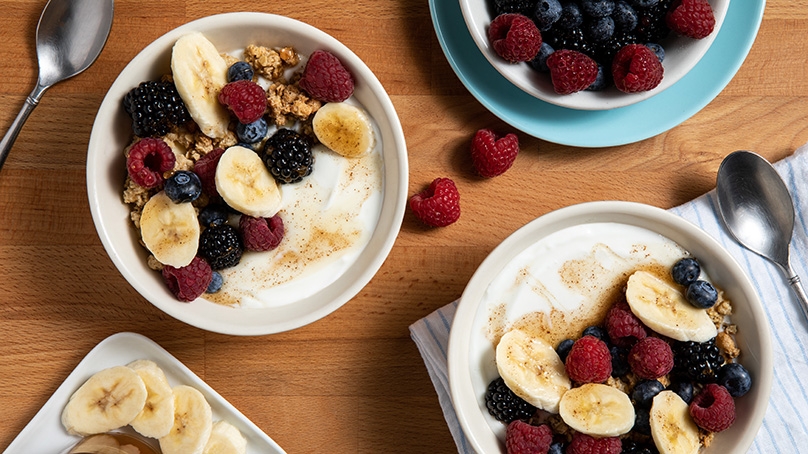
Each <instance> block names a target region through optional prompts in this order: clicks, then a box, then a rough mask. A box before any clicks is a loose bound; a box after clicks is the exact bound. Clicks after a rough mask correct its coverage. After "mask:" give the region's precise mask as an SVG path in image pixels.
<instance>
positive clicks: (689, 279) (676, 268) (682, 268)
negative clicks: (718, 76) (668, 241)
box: [652, 49, 701, 286]
mask: <svg viewBox="0 0 808 454" xmlns="http://www.w3.org/2000/svg"><path fill="white" fill-rule="evenodd" d="M652 50H653V49H652ZM700 275H701V265H699V261H698V260H696V259H694V258H691V257H686V258H683V259H680V260H679V261H678V262H676V263H674V264H673V268H671V277H672V278H673V280H674V281H676V283H677V284H679V285H684V286H688V285H690V284H691V283H693V282H694V281H695V280H696V279H698V278H699V276H700Z"/></svg>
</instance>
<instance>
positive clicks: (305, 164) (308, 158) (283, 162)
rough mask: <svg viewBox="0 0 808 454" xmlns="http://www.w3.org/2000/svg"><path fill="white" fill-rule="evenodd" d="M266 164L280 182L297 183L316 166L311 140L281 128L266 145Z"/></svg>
mask: <svg viewBox="0 0 808 454" xmlns="http://www.w3.org/2000/svg"><path fill="white" fill-rule="evenodd" d="M264 164H265V165H266V166H267V169H269V172H270V173H271V174H272V176H273V177H275V179H276V180H277V181H278V183H286V184H288V183H297V182H298V181H301V180H302V179H303V178H304V177H307V176H309V175H310V174H311V171H312V168H313V167H314V156H313V155H312V154H311V142H310V141H309V139H308V137H306V136H304V135H301V134H298V133H297V132H295V131H293V130H291V129H285V128H281V129H279V130H278V131H277V132H276V133H275V134H273V135H272V137H270V138H269V139H267V141H266V144H265V145H264Z"/></svg>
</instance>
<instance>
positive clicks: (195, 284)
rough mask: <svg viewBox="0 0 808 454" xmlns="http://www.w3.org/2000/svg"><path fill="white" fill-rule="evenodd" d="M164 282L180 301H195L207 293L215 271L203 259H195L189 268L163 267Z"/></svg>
mask: <svg viewBox="0 0 808 454" xmlns="http://www.w3.org/2000/svg"><path fill="white" fill-rule="evenodd" d="M162 273H163V280H164V281H165V282H166V286H168V289H169V290H170V291H171V293H173V294H174V296H176V297H177V299H178V300H180V301H186V302H188V301H193V300H195V299H196V298H198V297H199V295H201V294H203V293H205V290H207V288H208V285H209V284H210V281H211V279H212V278H213V271H211V269H210V265H208V262H206V261H205V259H203V258H202V257H198V256H197V257H194V259H193V260H191V263H189V264H188V265H187V266H183V267H181V268H175V267H173V266H170V265H165V266H163V271H162Z"/></svg>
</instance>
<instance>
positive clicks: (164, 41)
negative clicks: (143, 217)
mask: <svg viewBox="0 0 808 454" xmlns="http://www.w3.org/2000/svg"><path fill="white" fill-rule="evenodd" d="M227 27H239V28H242V29H247V30H251V29H253V27H266V28H271V29H272V30H273V32H274V31H275V30H282V31H284V32H288V31H291V30H294V31H295V33H296V34H300V35H305V36H307V37H308V38H309V39H310V40H312V41H316V42H317V43H318V44H317V46H318V47H320V48H327V49H328V50H329V51H331V52H332V53H335V54H336V55H338V56H339V58H340V59H341V61H342V62H343V64H345V65H346V66H347V67H348V68H349V70H351V71H352V72H355V71H359V72H360V73H361V74H362V76H363V80H364V84H363V85H365V86H366V87H367V91H368V94H367V95H366V96H365V98H367V100H368V101H371V100H372V101H373V102H374V103H376V104H378V109H380V111H381V112H382V113H383V115H384V117H385V123H384V124H385V125H386V128H389V130H390V131H389V135H387V136H385V137H384V138H383V139H384V141H390V142H391V143H389V144H385V145H384V146H383V149H382V150H381V153H382V156H383V165H382V172H383V189H382V196H383V203H382V207H381V213H380V216H379V220H378V223H377V225H376V228H375V230H374V232H373V234H372V235H371V238H370V240H369V242H368V244H367V245H366V246H365V248H364V249H363V251H362V252H361V253H360V255H359V257H358V258H357V260H356V262H355V263H354V265H353V266H352V267H351V268H355V267H356V265H358V264H359V262H360V260H362V262H363V263H366V267H365V268H364V270H363V271H361V273H359V275H358V276H357V279H355V280H354V281H353V282H351V283H350V284H344V283H343V285H341V288H340V289H337V290H335V291H336V292H338V293H337V294H336V295H333V296H332V297H330V298H329V299H328V300H327V301H325V302H324V303H323V304H321V305H318V306H317V308H316V309H315V310H312V311H309V312H307V313H305V314H303V315H300V316H298V317H293V318H292V319H289V320H280V321H271V322H267V323H264V324H258V323H250V324H248V325H244V324H241V323H238V322H236V321H234V320H233V316H232V311H241V312H242V313H244V314H249V315H245V316H244V317H247V318H249V319H255V318H256V317H257V316H260V315H262V312H261V311H265V312H266V310H265V309H253V308H238V309H234V308H231V307H225V306H221V305H218V304H215V303H211V302H209V301H207V300H204V299H202V298H200V299H197V300H196V301H194V302H193V303H192V304H196V305H205V306H206V307H205V308H204V309H203V310H204V311H205V312H204V314H200V313H197V312H194V311H189V310H188V307H189V306H188V305H187V304H185V303H181V302H179V301H177V300H176V298H174V297H173V295H170V293H167V289H165V288H161V289H159V291H156V290H155V289H154V288H153V287H154V286H150V285H147V283H145V282H141V281H140V280H138V279H136V278H135V275H134V273H135V271H134V270H135V269H136V268H137V269H140V270H142V267H144V266H146V265H145V261H143V262H144V263H129V262H131V260H125V258H124V254H123V252H125V251H123V250H122V248H121V247H119V246H118V245H117V244H116V241H115V240H114V239H113V237H112V234H111V232H112V231H113V230H114V229H120V228H121V226H125V228H127V229H131V228H132V227H131V225H129V224H128V223H129V220H128V216H127V218H126V219H124V220H122V219H119V218H115V219H110V217H109V215H105V213H104V212H103V211H104V210H103V209H102V206H104V205H103V204H104V203H105V202H106V203H110V202H109V201H105V200H104V197H106V196H105V195H104V188H103V187H102V182H103V181H104V179H115V178H116V176H114V175H110V174H109V173H110V171H109V169H108V168H107V167H106V166H108V164H109V162H110V161H112V160H113V159H116V158H117V157H118V156H117V155H116V153H119V152H120V155H121V156H122V154H123V153H122V150H113V151H109V152H106V153H105V152H102V151H101V150H103V149H104V146H105V144H104V143H103V142H102V138H101V136H102V135H103V134H102V133H103V131H102V129H104V128H106V127H107V126H108V125H109V122H106V123H105V122H104V121H103V120H104V119H105V118H106V117H107V116H110V117H114V116H117V115H119V107H120V102H119V101H118V98H120V99H122V93H126V92H127V91H128V90H129V89H131V88H132V87H131V86H129V85H125V86H124V81H123V75H124V74H126V73H128V72H130V71H134V70H136V69H137V68H138V67H139V66H141V65H144V63H145V64H152V63H154V62H153V60H155V58H156V57H155V56H156V55H159V54H160V53H161V52H165V51H170V48H171V46H172V45H173V43H174V42H175V41H176V40H177V39H178V38H179V37H180V36H181V35H183V34H185V33H188V32H192V31H202V32H203V33H204V32H209V31H211V30H220V29H223V28H227ZM245 45H246V44H245ZM220 51H224V50H221V49H220ZM354 76H355V77H356V73H355V74H354ZM357 90H359V87H357ZM118 95H121V96H120V97H119V96H118ZM113 98H115V99H113ZM363 104H367V103H363ZM366 108H367V106H366ZM377 124H379V126H380V127H381V124H380V123H377ZM102 125H105V126H102ZM382 134H383V135H384V131H382ZM387 149H392V150H393V151H392V152H388V153H385V150H387ZM389 158H393V159H389ZM122 169H123V168H122ZM121 172H123V170H121ZM408 176H409V169H408V159H407V146H406V141H405V137H404V131H403V128H402V126H401V121H400V119H399V117H398V114H397V113H396V110H395V107H394V105H393V103H392V100H391V99H390V97H389V95H388V94H387V92H386V90H385V89H384V87H383V86H382V84H381V82H380V81H379V79H378V78H377V77H376V75H375V74H374V73H373V72H372V71H371V69H370V68H369V67H368V66H367V65H366V64H365V63H364V62H363V61H362V60H361V59H360V58H359V56H357V55H356V54H355V53H354V52H353V51H352V50H350V49H349V48H348V47H347V46H346V45H344V44H343V43H342V42H341V41H339V40H337V39H336V38H334V37H333V36H331V35H329V34H328V33H326V32H324V31H322V30H320V29H318V28H316V27H314V26H312V25H309V24H307V23H305V22H302V21H299V20H297V19H293V18H290V17H286V16H281V15H277V14H271V13H262V12H229V13H222V14H215V15H211V16H205V17H202V18H199V19H195V20H192V21H189V22H187V23H185V24H183V25H180V26H178V27H176V28H173V29H171V30H169V31H168V32H166V33H164V34H163V35H161V36H160V37H158V38H157V39H155V40H154V41H152V42H151V43H149V44H148V45H147V46H146V47H144V48H143V49H142V50H141V51H140V52H139V53H138V54H137V55H136V56H135V57H133V58H132V60H131V61H130V62H129V63H128V64H127V65H126V66H125V67H124V68H123V69H122V70H121V72H120V73H119V74H118V76H117V77H116V79H115V81H114V82H113V83H112V85H111V86H110V88H109V90H108V91H107V94H106V95H105V97H104V99H103V101H102V102H101V105H100V106H99V109H98V113H97V114H96V117H95V120H94V123H93V128H92V130H91V133H90V140H89V143H88V148H87V169H86V179H87V195H88V203H89V205H90V212H91V215H92V219H93V223H94V225H95V227H96V231H97V233H98V236H99V238H100V240H101V243H102V245H103V246H104V249H105V250H106V252H107V255H108V256H109V257H110V259H111V260H112V262H113V263H114V264H115V267H116V268H117V269H118V271H119V272H120V273H121V274H122V275H123V277H124V278H125V279H126V280H127V281H128V282H129V284H130V285H131V286H132V287H133V288H135V290H136V291H137V292H138V293H139V294H140V295H141V296H142V297H144V298H145V299H146V300H148V301H149V302H150V303H152V304H153V305H154V306H156V307H158V308H159V309H160V310H162V311H163V312H165V313H167V314H168V315H170V316H172V317H174V318H176V319H178V320H180V321H183V322H185V323H187V324H189V325H192V326H195V327H197V328H200V329H204V330H207V331H211V332H217V333H221V334H230V335H237V336H255V335H265V334H273V333H279V332H284V331H288V330H292V329H296V328H299V327H301V326H304V325H307V324H309V323H312V322H314V321H317V320H319V319H321V318H323V317H325V316H326V315H329V314H330V313H332V312H334V311H335V310H337V309H338V308H340V307H341V306H342V305H344V304H345V303H347V302H348V301H349V300H351V299H352V298H353V297H354V296H356V295H357V294H358V293H359V292H360V291H361V290H362V289H363V288H364V287H365V286H366V285H367V284H368V283H369V282H370V281H371V279H372V278H373V276H375V274H376V272H378V270H379V268H381V265H382V264H383V263H384V261H385V260H386V259H387V257H388V255H389V253H390V250H391V249H392V247H393V245H394V243H395V240H396V239H397V238H398V233H399V231H400V228H401V224H402V221H403V218H404V211H405V207H406V200H407V190H408ZM121 190H122V187H121ZM107 196H109V195H108V194H107ZM109 197H111V196H109ZM116 197H117V201H118V203H120V204H121V205H124V202H123V200H121V199H120V194H116ZM370 254H372V257H370V258H367V259H364V260H363V258H365V257H366V256H368V255H370ZM349 271H353V270H352V269H349V270H346V271H345V273H348V272H349ZM339 282H340V280H339V279H338V280H337V281H336V282H335V283H332V284H330V285H329V286H328V287H326V289H324V290H323V291H321V292H324V291H325V290H327V289H330V288H331V287H335V286H336V284H337V283H339ZM163 287H164V286H163ZM321 292H318V293H316V294H314V295H312V297H316V296H317V295H318V294H319V293H321ZM332 293H333V292H332ZM166 295H169V296H170V298H166ZM312 297H309V298H306V300H309V299H310V298H312ZM292 304H293V305H294V304H295V303H292Z"/></svg>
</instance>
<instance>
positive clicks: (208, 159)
mask: <svg viewBox="0 0 808 454" xmlns="http://www.w3.org/2000/svg"><path fill="white" fill-rule="evenodd" d="M223 154H224V149H222V148H214V149H213V150H212V151H211V152H209V153H208V154H206V155H205V156H202V157H201V158H199V160H198V161H196V163H194V173H195V174H196V175H197V176H198V177H199V180H200V181H201V182H202V192H204V193H205V194H207V195H208V197H210V198H213V199H218V198H219V191H217V190H216V166H217V165H219V158H221V157H222V155H223Z"/></svg>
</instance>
